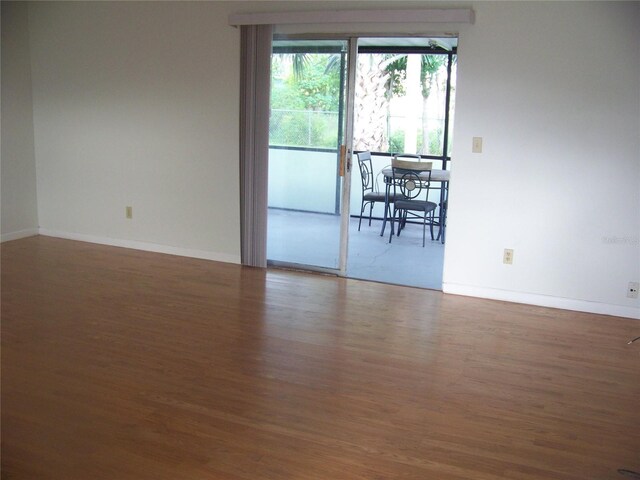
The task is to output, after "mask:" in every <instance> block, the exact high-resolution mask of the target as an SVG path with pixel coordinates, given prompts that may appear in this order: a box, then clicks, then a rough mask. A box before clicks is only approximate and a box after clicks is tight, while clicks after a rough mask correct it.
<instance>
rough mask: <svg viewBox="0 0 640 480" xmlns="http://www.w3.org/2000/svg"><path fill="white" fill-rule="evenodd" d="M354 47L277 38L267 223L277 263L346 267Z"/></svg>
mask: <svg viewBox="0 0 640 480" xmlns="http://www.w3.org/2000/svg"><path fill="white" fill-rule="evenodd" d="M349 48H350V46H349V41H348V40H312V39H300V40H295V39H286V40H282V39H281V40H278V39H275V40H274V42H273V54H272V62H271V117H270V123H269V185H268V189H269V190H268V193H269V204H268V206H269V208H268V212H269V213H268V223H267V224H268V230H267V231H268V234H267V259H268V262H269V263H270V264H272V265H283V266H294V267H295V266H297V265H299V266H304V267H305V268H311V269H319V270H325V269H326V270H329V271H335V272H337V273H344V270H345V262H346V242H347V240H346V236H347V226H348V215H349V212H348V209H349V202H348V199H349V192H348V190H349V186H350V181H349V175H350V168H349V167H350V155H349V151H350V148H351V146H350V143H351V141H350V140H351V135H350V134H347V132H348V131H350V130H351V115H349V111H350V109H349V105H350V102H349V101H348V99H349V77H350V68H349V59H350V58H352V57H351V56H350V55H349ZM345 199H346V200H347V201H345Z"/></svg>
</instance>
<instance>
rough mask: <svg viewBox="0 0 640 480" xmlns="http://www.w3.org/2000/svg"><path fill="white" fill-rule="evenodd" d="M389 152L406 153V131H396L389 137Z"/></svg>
mask: <svg viewBox="0 0 640 480" xmlns="http://www.w3.org/2000/svg"><path fill="white" fill-rule="evenodd" d="M389 151H390V152H404V131H403V130H394V131H393V132H391V135H389Z"/></svg>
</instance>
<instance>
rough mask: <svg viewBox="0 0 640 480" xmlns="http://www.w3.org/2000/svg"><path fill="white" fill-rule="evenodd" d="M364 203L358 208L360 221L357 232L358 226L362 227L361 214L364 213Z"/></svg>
mask: <svg viewBox="0 0 640 480" xmlns="http://www.w3.org/2000/svg"><path fill="white" fill-rule="evenodd" d="M364 206H365V203H364V202H362V206H361V207H360V221H359V222H358V231H360V226H361V225H362V214H363V213H364Z"/></svg>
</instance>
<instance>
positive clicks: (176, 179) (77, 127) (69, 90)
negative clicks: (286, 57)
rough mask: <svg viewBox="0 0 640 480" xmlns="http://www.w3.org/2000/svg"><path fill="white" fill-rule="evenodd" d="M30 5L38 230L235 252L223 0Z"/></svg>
mask: <svg viewBox="0 0 640 480" xmlns="http://www.w3.org/2000/svg"><path fill="white" fill-rule="evenodd" d="M29 13H30V31H31V49H32V50H31V54H32V60H33V72H32V74H33V99H34V100H33V101H34V124H35V149H36V160H37V162H36V163H37V178H38V210H39V214H40V225H41V228H42V229H43V231H44V232H45V233H53V234H55V235H63V236H72V237H74V238H85V239H88V240H96V241H104V240H105V239H107V240H108V239H112V240H113V243H120V244H126V245H132V246H142V247H143V248H145V247H149V248H152V249H156V250H161V251H162V250H163V248H164V247H175V248H176V250H169V251H175V253H186V254H194V255H196V256H202V257H205V258H214V259H219V260H226V261H232V262H238V261H239V252H240V226H239V198H238V196H239V180H238V177H239V166H238V155H239V154H238V151H239V147H238V144H239V140H238V135H239V133H238V124H239V110H238V109H239V106H238V105H239V86H238V82H239V74H240V72H239V51H240V48H239V47H240V45H239V38H240V37H239V30H237V29H236V28H233V27H230V26H228V25H227V17H228V13H229V9H228V5H225V4H220V3H208V2H176V3H165V2H105V3H102V2H86V3H85V2H78V3H75V2H50V3H48V2H43V3H36V4H30V5H29ZM127 205H131V206H132V207H133V219H132V220H127V219H126V218H125V206H127ZM108 241H111V240H108ZM165 250H166V249H165Z"/></svg>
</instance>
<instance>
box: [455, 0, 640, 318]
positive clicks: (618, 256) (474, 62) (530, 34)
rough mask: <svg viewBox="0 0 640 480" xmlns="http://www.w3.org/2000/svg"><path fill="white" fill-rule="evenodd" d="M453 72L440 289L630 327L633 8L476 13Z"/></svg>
mask: <svg viewBox="0 0 640 480" xmlns="http://www.w3.org/2000/svg"><path fill="white" fill-rule="evenodd" d="M458 61H459V66H458V91H457V99H456V104H457V111H456V124H455V128H454V130H455V131H454V138H455V139H456V145H457V146H456V148H455V152H456V155H455V158H454V160H453V161H452V175H453V176H452V182H451V201H450V217H449V218H450V221H449V231H448V239H447V242H448V244H447V248H446V253H445V269H444V283H445V287H444V288H445V291H453V292H458V293H468V294H472V295H480V296H491V297H495V298H505V299H508V300H517V301H524V302H531V303H543V304H545V303H546V304H549V305H554V306H567V307H569V308H573V307H574V308H579V309H582V308H585V309H588V308H591V309H592V310H596V311H598V310H602V311H607V312H609V313H617V314H622V315H625V314H626V315H630V316H631V315H635V316H639V314H640V310H639V309H638V307H639V305H640V304H639V302H638V300H637V299H636V300H633V299H629V298H627V297H626V288H627V284H628V282H629V281H638V280H639V279H640V243H639V242H640V238H639V237H640V3H638V2H635V3H608V2H605V3H592V2H539V3H537V2H534V3H519V2H516V3H502V2H496V3H487V4H484V3H483V4H478V5H477V7H476V23H475V25H473V27H472V28H469V29H468V30H466V31H465V32H464V34H463V35H461V37H460V42H459V56H458ZM473 136H481V137H483V138H484V152H483V153H482V154H472V153H471V138H472V137H473ZM616 238H617V239H618V240H615V239H616ZM612 239H613V240H612ZM504 248H513V249H514V264H513V265H512V266H507V265H503V264H502V253H503V249H504ZM547 297H548V298H547ZM579 301H585V302H595V303H594V304H592V305H587V304H585V303H580V302H579ZM598 303H599V304H603V305H598Z"/></svg>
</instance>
